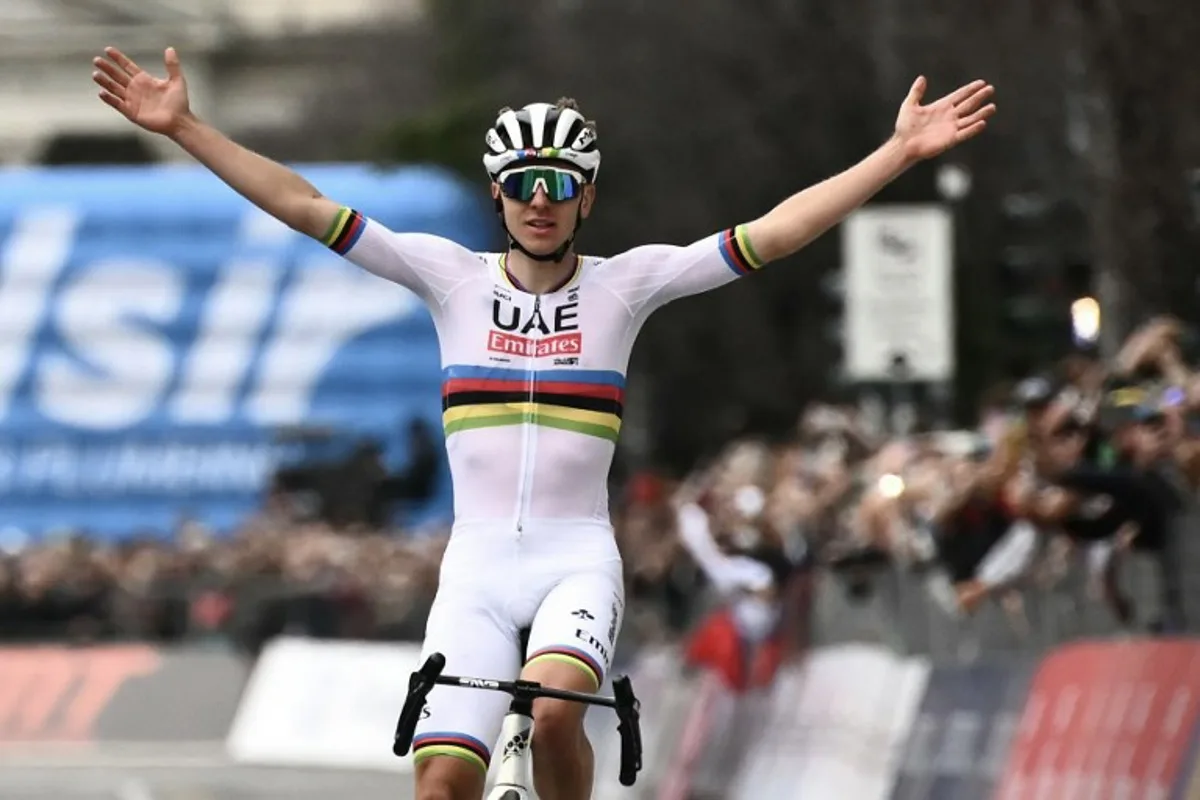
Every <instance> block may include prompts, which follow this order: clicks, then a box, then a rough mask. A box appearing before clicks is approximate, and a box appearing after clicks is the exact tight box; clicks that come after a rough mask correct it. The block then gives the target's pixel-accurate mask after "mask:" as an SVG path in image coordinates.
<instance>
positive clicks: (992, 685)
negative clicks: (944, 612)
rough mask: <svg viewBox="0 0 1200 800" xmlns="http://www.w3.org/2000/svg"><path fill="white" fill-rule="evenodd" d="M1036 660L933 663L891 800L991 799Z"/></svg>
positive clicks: (1019, 716)
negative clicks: (938, 664)
mask: <svg viewBox="0 0 1200 800" xmlns="http://www.w3.org/2000/svg"><path fill="white" fill-rule="evenodd" d="M1037 664H1038V662H1037V660H1036V659H1013V660H1002V661H993V662H989V663H986V664H970V665H962V666H935V667H933V668H932V669H931V670H930V672H929V680H928V683H927V684H926V687H925V697H924V698H923V699H922V701H921V706H920V710H919V711H918V712H917V716H916V718H915V719H914V720H913V724H912V727H911V729H910V731H909V736H908V743H907V746H906V748H905V752H904V757H903V760H902V761H901V764H900V769H899V771H898V774H897V777H896V782H895V784H894V785H893V787H892V793H891V795H890V797H891V800H958V799H959V798H964V797H971V798H987V797H991V796H992V789H993V787H994V786H995V784H996V782H997V781H998V780H999V778H1000V776H1001V775H1002V774H1003V772H1004V767H1005V763H1006V759H1007V758H1008V751H1009V747H1010V746H1011V743H1012V739H1013V736H1014V734H1015V733H1016V728H1017V723H1018V721H1019V720H1020V718H1021V712H1022V709H1023V708H1024V706H1025V698H1026V696H1027V695H1028V692H1029V686H1030V683H1031V681H1032V679H1033V674H1034V671H1035V669H1036V668H1037Z"/></svg>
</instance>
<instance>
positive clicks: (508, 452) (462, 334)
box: [325, 208, 759, 770]
mask: <svg viewBox="0 0 1200 800" xmlns="http://www.w3.org/2000/svg"><path fill="white" fill-rule="evenodd" d="M325 243H326V244H327V245H329V246H330V247H331V248H333V249H334V250H335V251H336V252H338V253H341V254H342V255H344V256H346V257H347V258H348V259H349V260H351V261H353V262H354V263H356V264H358V265H360V266H362V267H364V268H365V269H367V270H370V271H371V272H373V273H375V274H376V275H379V276H381V277H383V278H386V279H388V280H390V281H394V282H395V283H399V284H401V285H403V286H405V287H407V288H409V289H411V290H412V291H413V292H415V293H416V294H418V295H419V296H420V297H421V298H422V299H423V300H424V301H425V303H426V304H427V305H428V306H429V308H430V310H431V311H432V313H433V320H434V323H435V324H436V325H437V330H438V339H439V341H440V344H441V351H442V352H441V355H442V368H443V390H442V401H443V402H442V405H443V424H444V427H445V432H446V449H447V452H448V454H449V457H450V474H451V479H452V481H453V484H454V511H455V521H454V534H453V535H452V536H451V538H450V544H449V546H448V547H447V550H446V554H445V556H444V557H443V559H442V566H441V571H440V574H439V579H438V591H437V596H436V598H435V599H434V602H433V607H432V608H431V609H430V612H429V619H428V622H427V623H426V629H425V641H424V644H423V646H422V658H425V657H427V656H429V655H430V654H431V653H434V652H439V653H442V654H443V655H444V656H445V658H446V665H447V669H448V670H449V671H451V672H453V673H455V674H458V675H468V676H474V677H486V678H492V679H498V680H512V679H514V678H516V677H517V676H518V674H519V672H520V670H521V665H522V663H525V664H527V665H530V664H535V663H546V662H552V661H554V662H560V663H566V664H570V665H572V666H573V667H577V668H578V669H579V670H581V671H582V674H583V675H584V676H586V678H587V680H588V684H589V685H590V686H592V687H594V688H596V689H598V688H599V687H600V686H601V684H602V683H603V681H604V677H605V674H606V673H607V671H608V669H609V668H610V667H611V665H612V656H613V652H614V649H615V646H616V638H617V635H618V633H619V631H620V627H621V622H622V618H623V614H624V606H625V593H624V581H623V571H622V565H621V556H620V553H619V552H618V550H617V545H616V540H615V538H614V537H613V532H612V526H611V525H610V524H609V514H608V491H607V483H608V470H609V467H610V466H611V463H612V457H613V450H614V444H615V442H616V439H617V434H618V433H619V432H620V429H621V412H622V409H623V407H624V400H625V368H626V365H627V364H628V362H629V353H630V350H631V349H632V348H633V341H634V338H635V337H636V336H637V333H638V330H640V329H641V327H642V323H644V322H645V321H646V318H647V317H648V316H649V315H650V313H651V312H652V311H653V310H654V309H656V308H658V307H659V306H662V305H663V304H664V303H667V302H668V301H670V300H673V299H675V298H677V297H683V296H684V295H689V294H695V293H697V292H702V291H704V290H706V289H712V288H715V287H717V286H720V285H722V284H724V283H728V282H729V281H731V280H733V279H734V278H735V277H737V276H738V275H742V274H746V273H747V272H750V271H751V270H753V269H756V268H757V267H758V266H759V261H758V259H757V258H756V257H755V256H754V253H753V250H752V249H751V248H750V245H749V243H748V242H747V240H746V236H745V229H744V228H736V229H731V230H727V231H724V232H723V233H719V234H716V235H714V236H711V237H709V238H706V239H703V240H701V241H699V242H696V243H695V244H693V245H691V246H688V247H669V246H666V245H653V246H649V247H639V248H637V249H636V250H630V251H629V252H627V253H624V254H622V255H619V256H616V257H614V258H609V259H601V258H579V259H578V262H577V264H576V266H575V272H574V274H573V275H571V277H570V278H569V279H568V280H567V281H566V282H565V283H564V284H563V285H562V286H560V287H559V288H558V289H556V290H554V291H551V292H545V293H543V294H539V295H534V294H530V293H529V292H526V291H523V290H522V289H521V288H520V287H519V286H517V285H516V283H515V282H514V281H513V280H512V278H511V276H510V275H509V273H508V270H507V269H505V264H504V259H505V256H503V255H499V254H492V253H473V252H471V251H469V250H466V249H464V248H462V247H460V246H459V245H457V244H454V243H453V242H449V241H447V240H445V239H440V238H438V237H436V236H429V235H426V234H414V233H393V232H392V231H389V230H387V229H386V228H385V227H383V226H382V225H379V224H377V223H374V222H372V221H370V220H368V219H366V218H365V217H363V216H362V215H360V214H359V213H358V212H356V211H353V210H351V209H348V208H347V209H343V210H342V211H341V213H340V214H339V215H338V218H337V220H336V221H335V222H334V224H333V226H332V227H331V229H330V231H329V235H328V236H327V237H325ZM523 631H524V632H526V634H527V640H526V642H525V648H524V652H522V648H521V644H522V642H521V639H522V632H523ZM480 694H482V695H483V696H479V695H480ZM506 708H507V702H506V699H505V698H504V696H503V695H500V694H499V693H487V692H485V693H472V692H470V691H469V690H467V689H461V688H456V687H448V686H438V687H435V688H434V689H433V691H431V692H430V694H429V700H428V702H427V704H426V707H425V709H424V712H423V713H422V716H421V720H420V721H419V722H418V723H417V729H416V736H415V737H414V739H413V758H414V760H415V761H417V762H421V761H423V760H424V759H426V758H431V757H434V756H448V757H451V758H457V759H463V760H466V761H468V762H470V763H472V764H475V765H478V766H479V767H481V768H483V769H484V770H486V769H487V768H488V764H489V761H490V758H491V749H492V745H493V743H494V742H495V740H496V736H497V735H498V734H499V731H500V723H501V720H502V718H503V716H504V713H505V710H506Z"/></svg>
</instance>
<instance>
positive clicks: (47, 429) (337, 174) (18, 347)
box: [0, 165, 495, 544]
mask: <svg viewBox="0 0 1200 800" xmlns="http://www.w3.org/2000/svg"><path fill="white" fill-rule="evenodd" d="M301 172H302V173H303V174H304V175H305V176H306V177H307V178H308V179H309V180H311V181H312V182H313V184H314V185H316V186H317V187H318V188H320V190H321V191H322V192H323V193H324V194H326V195H327V196H329V197H332V198H334V199H336V200H337V201H338V202H341V203H344V204H346V205H352V206H354V207H356V208H358V209H360V210H362V211H363V212H364V213H366V214H369V215H370V216H372V217H374V218H376V219H378V220H379V221H380V222H382V223H384V224H386V225H388V226H389V227H392V228H393V229H396V230H403V231H422V232H427V233H434V234H438V235H441V236H445V237H447V238H449V239H452V240H455V241H458V242H459V243H461V244H464V245H465V246H468V247H471V248H474V249H482V248H486V247H488V246H489V245H492V244H494V242H493V235H494V230H495V224H494V222H493V220H492V219H491V215H490V211H489V209H488V207H487V205H486V204H484V203H481V202H480V200H479V196H478V195H477V194H476V193H475V192H472V191H470V190H468V189H467V188H465V187H464V186H462V185H461V184H460V183H458V182H457V181H456V180H453V179H451V178H450V177H448V176H447V175H446V174H444V173H442V172H440V171H437V170H433V169H424V168H406V169H402V170H387V171H384V170H376V169H372V168H370V167H363V166H334V165H322V166H312V167H307V168H302V169H301ZM414 420H424V421H425V422H426V423H428V425H429V426H430V427H431V428H432V429H433V431H434V435H435V437H436V440H437V442H438V444H439V446H440V444H441V423H440V363H439V353H438V346H437V337H436V332H435V330H434V327H433V323H432V321H431V319H430V316H429V314H428V313H427V311H426V310H425V309H424V307H423V306H422V305H421V303H420V301H419V300H418V299H417V298H416V297H415V296H414V295H413V294H412V293H410V292H409V291H407V290H405V289H403V288H401V287H399V286H395V285H393V284H390V283H388V282H386V281H383V280H382V279H379V278H376V277H375V276H372V275H370V274H368V273H365V272H363V271H361V270H359V269H358V268H356V267H354V266H352V265H350V264H348V263H347V262H345V261H342V260H341V259H340V258H338V257H337V256H336V255H334V254H333V253H331V252H329V251H327V250H326V249H324V248H323V247H321V246H320V245H319V244H317V243H315V242H313V241H311V240H309V239H307V238H306V237H304V236H301V235H299V234H297V233H295V232H293V231H291V230H289V229H287V228H286V227H284V226H283V225H281V224H279V223H278V222H276V221H275V220H273V219H271V218H269V217H267V216H266V215H265V214H263V213H261V212H259V211H258V210H257V209H255V208H254V207H252V206H251V205H250V204H249V203H247V202H246V201H245V200H244V199H242V198H241V197H239V196H238V195H236V194H235V193H234V192H233V191H231V190H230V189H228V188H227V187H225V186H224V185H223V184H222V183H220V182H219V181H218V180H217V179H216V178H214V177H213V176H211V175H209V174H208V173H207V172H206V171H204V170H202V169H200V168H197V167H190V166H188V167H183V166H164V167H151V168H95V169H30V170H24V169H21V170H11V171H0V544H2V542H3V540H4V539H5V538H6V537H5V535H4V532H3V529H4V528H5V527H8V528H16V529H19V530H22V531H26V532H28V533H31V534H34V535H38V534H42V533H45V532H46V531H49V530H52V529H57V528H71V529H77V530H83V531H86V532H89V533H91V534H93V535H99V536H105V537H120V536H126V535H130V534H146V533H152V534H158V535H163V534H166V533H169V532H170V531H171V530H172V528H173V527H174V526H175V525H176V524H177V523H178V521H179V520H180V518H181V517H183V516H188V517H190V518H193V519H198V520H200V521H202V522H204V523H207V524H209V525H211V526H213V527H215V528H217V529H218V530H229V529H230V528H232V527H233V526H235V525H236V524H237V523H238V521H239V520H241V519H243V518H244V516H245V515H246V514H247V513H248V512H250V511H252V510H253V509H254V508H255V507H256V506H257V505H258V504H259V503H260V502H261V499H262V492H263V489H264V487H265V486H266V485H267V482H268V480H269V478H270V475H271V473H272V471H273V470H274V468H275V467H276V466H277V465H278V464H280V463H282V462H285V461H288V460H294V459H296V458H297V457H299V456H300V455H301V452H300V451H299V447H298V445H296V444H295V443H294V442H295V439H294V438H293V439H291V440H290V441H289V440H286V439H285V437H282V436H281V435H280V434H281V432H283V431H287V430H289V429H295V428H297V427H306V428H313V427H316V428H324V429H328V431H330V432H332V438H328V439H327V442H328V446H329V447H330V448H334V449H339V448H340V449H341V450H345V449H346V448H347V447H349V446H352V445H353V444H354V443H356V442H358V441H360V440H362V439H365V438H371V439H375V440H377V441H378V442H379V443H380V444H382V445H383V446H384V448H385V453H386V460H387V462H388V463H389V465H390V466H392V467H402V466H403V464H404V462H405V459H406V457H407V452H406V449H407V441H408V428H409V426H410V424H411V423H412V422H413V421H414ZM442 470H443V472H444V471H445V467H444V462H443V467H442ZM449 501H450V487H449V483H448V479H447V478H446V476H445V475H443V476H442V477H441V480H439V489H438V496H437V498H436V500H435V501H434V503H433V506H432V507H431V508H428V509H425V510H424V511H425V513H426V514H429V513H432V514H445V513H447V512H448V508H449Z"/></svg>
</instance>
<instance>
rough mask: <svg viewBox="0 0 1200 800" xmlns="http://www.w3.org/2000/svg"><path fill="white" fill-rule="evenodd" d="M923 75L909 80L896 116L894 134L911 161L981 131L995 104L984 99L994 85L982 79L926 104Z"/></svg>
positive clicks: (942, 151)
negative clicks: (906, 94) (922, 102)
mask: <svg viewBox="0 0 1200 800" xmlns="http://www.w3.org/2000/svg"><path fill="white" fill-rule="evenodd" d="M925 87H926V81H925V78H924V76H922V77H920V78H917V79H916V81H914V82H913V85H912V89H910V90H909V92H908V97H906V98H904V104H903V105H901V106H900V114H899V116H897V117H896V138H897V139H898V140H899V141H900V143H901V144H902V145H903V146H904V153H905V155H906V156H908V157H909V158H910V159H912V160H913V161H919V160H922V159H926V158H933V157H934V156H937V155H940V154H942V153H944V152H945V151H947V150H949V149H950V148H951V147H954V146H955V145H956V144H959V143H961V142H965V141H966V140H967V139H970V138H972V137H974V136H976V135H978V134H980V133H982V132H983V129H984V128H985V127H986V126H987V118H988V117H990V116H991V115H992V114H994V113H996V106H995V105H994V104H992V103H987V104H986V105H985V101H986V100H987V99H988V98H989V97H991V96H992V94H993V92H994V91H995V88H994V87H993V86H991V85H990V84H988V83H987V82H985V81H972V82H971V83H968V84H966V85H965V86H960V87H959V88H957V89H955V90H954V91H953V92H950V94H948V95H946V96H945V97H943V98H941V99H940V100H935V101H934V102H932V103H930V104H929V105H921V100H922V98H923V97H924V96H925Z"/></svg>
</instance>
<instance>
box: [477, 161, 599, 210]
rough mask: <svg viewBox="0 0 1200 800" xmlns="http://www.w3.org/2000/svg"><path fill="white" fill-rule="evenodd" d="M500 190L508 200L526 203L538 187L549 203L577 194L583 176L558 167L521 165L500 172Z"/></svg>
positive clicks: (561, 200)
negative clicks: (517, 167) (521, 166)
mask: <svg viewBox="0 0 1200 800" xmlns="http://www.w3.org/2000/svg"><path fill="white" fill-rule="evenodd" d="M497 183H499V184H500V192H501V194H503V195H504V196H505V197H507V198H508V199H509V200H519V201H520V202H522V203H528V202H529V201H530V200H532V199H533V196H534V195H535V194H537V190H538V189H539V188H540V189H541V190H542V191H543V192H545V193H546V199H547V200H549V201H550V202H551V203H561V202H563V201H564V200H571V199H573V198H576V197H578V196H579V193H580V190H581V188H582V186H583V176H582V175H580V174H579V173H578V172H571V171H569V170H565V169H559V168H558V167H523V168H521V169H514V170H509V171H508V172H503V173H501V174H500V179H499V180H498V181H497Z"/></svg>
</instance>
